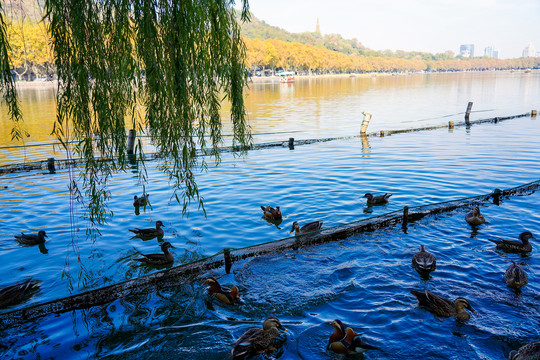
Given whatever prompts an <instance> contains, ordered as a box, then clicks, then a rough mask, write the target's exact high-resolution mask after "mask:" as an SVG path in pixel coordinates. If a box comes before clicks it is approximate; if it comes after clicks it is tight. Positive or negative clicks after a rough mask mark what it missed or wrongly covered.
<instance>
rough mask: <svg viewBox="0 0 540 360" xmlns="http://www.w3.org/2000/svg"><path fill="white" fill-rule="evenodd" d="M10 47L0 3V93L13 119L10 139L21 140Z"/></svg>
mask: <svg viewBox="0 0 540 360" xmlns="http://www.w3.org/2000/svg"><path fill="white" fill-rule="evenodd" d="M9 53H10V49H9V43H8V40H7V31H6V23H5V21H4V11H3V9H2V3H0V94H2V96H3V98H4V99H5V101H6V102H7V104H8V113H9V115H10V117H11V118H12V119H13V122H14V126H13V129H12V131H11V137H12V139H18V140H21V139H22V137H23V135H25V133H24V131H23V130H22V129H21V126H20V123H21V120H22V112H21V109H20V107H19V101H18V99H17V92H16V89H15V83H14V81H13V77H12V76H11V60H10V57H9Z"/></svg>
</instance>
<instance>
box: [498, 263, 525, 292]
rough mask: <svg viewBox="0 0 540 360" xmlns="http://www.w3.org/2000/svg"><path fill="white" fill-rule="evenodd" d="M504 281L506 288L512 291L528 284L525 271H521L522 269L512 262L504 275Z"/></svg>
mask: <svg viewBox="0 0 540 360" xmlns="http://www.w3.org/2000/svg"><path fill="white" fill-rule="evenodd" d="M504 280H505V281H506V285H508V287H511V288H514V289H519V288H521V287H523V286H525V285H527V284H528V283H529V278H528V277H527V274H526V273H525V270H523V267H522V266H521V265H520V264H516V263H515V262H513V261H512V264H510V266H509V267H508V269H506V272H505V273H504Z"/></svg>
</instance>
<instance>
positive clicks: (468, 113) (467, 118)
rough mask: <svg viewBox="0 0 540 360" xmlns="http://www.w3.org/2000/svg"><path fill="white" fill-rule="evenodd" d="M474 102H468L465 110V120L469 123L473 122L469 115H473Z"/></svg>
mask: <svg viewBox="0 0 540 360" xmlns="http://www.w3.org/2000/svg"><path fill="white" fill-rule="evenodd" d="M472 104H473V103H472V101H469V104H467V111H466V112H465V122H466V123H467V125H470V124H471V123H470V121H469V115H471V110H472Z"/></svg>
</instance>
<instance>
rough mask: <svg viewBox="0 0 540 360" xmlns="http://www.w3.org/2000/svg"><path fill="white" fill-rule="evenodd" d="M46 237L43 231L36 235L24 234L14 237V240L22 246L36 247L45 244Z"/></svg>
mask: <svg viewBox="0 0 540 360" xmlns="http://www.w3.org/2000/svg"><path fill="white" fill-rule="evenodd" d="M46 237H48V236H47V234H46V233H45V230H40V231H39V232H38V233H37V235H35V234H24V233H21V235H15V239H16V240H17V241H18V242H19V243H21V244H24V245H38V244H43V243H44V242H45V238H46Z"/></svg>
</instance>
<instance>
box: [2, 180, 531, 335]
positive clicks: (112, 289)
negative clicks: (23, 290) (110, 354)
mask: <svg viewBox="0 0 540 360" xmlns="http://www.w3.org/2000/svg"><path fill="white" fill-rule="evenodd" d="M538 188H540V180H537V181H534V182H531V183H528V184H525V185H521V186H518V187H514V188H511V189H508V190H499V189H496V190H499V191H494V192H493V193H497V194H498V196H497V198H498V199H500V200H501V201H502V200H503V199H506V198H508V197H509V196H514V195H519V196H524V195H531V194H532V193H534V192H535V191H536V190H537V189H538ZM493 193H491V194H487V195H481V196H476V197H470V198H465V199H459V200H454V201H447V202H442V203H437V204H430V205H422V206H416V207H412V208H409V207H405V208H404V209H403V211H401V210H398V211H394V212H391V213H388V214H384V215H381V216H376V217H372V218H368V219H364V220H360V221H355V222H352V223H349V224H344V225H339V226H335V227H332V228H327V229H323V230H320V231H316V232H312V233H307V234H302V235H300V236H294V237H289V238H285V239H280V240H277V241H272V242H268V243H264V244H260V245H254V246H249V247H245V248H242V249H236V250H230V249H225V250H224V251H223V257H222V255H221V252H220V253H218V254H216V255H214V256H211V257H209V258H206V259H202V260H199V261H196V262H192V263H189V264H185V265H179V266H176V267H173V268H171V269H167V270H162V271H158V272H155V273H152V274H149V275H146V276H141V277H139V278H136V279H132V280H128V281H124V282H121V283H118V284H114V285H109V286H106V287H102V288H98V289H94V290H90V291H87V292H84V293H80V294H76V295H72V296H69V297H66V298H62V299H57V300H53V301H49V302H46V303H42V304H36V305H32V306H28V307H26V308H22V309H16V310H12V311H8V312H4V313H2V314H0V330H3V329H6V328H9V327H14V326H19V325H22V324H24V323H27V322H31V321H34V320H36V319H39V318H41V317H44V316H47V315H50V314H60V313H65V312H70V311H73V310H80V309H87V308H91V307H94V306H101V305H105V304H108V303H110V302H112V301H115V300H117V299H120V298H123V297H127V296H131V295H138V294H147V293H152V292H156V291H158V290H160V289H165V288H171V287H177V286H179V285H182V284H185V283H192V282H193V281H195V280H197V277H200V276H202V275H204V273H205V272H207V271H210V270H215V269H219V268H223V267H225V269H224V270H225V272H227V273H228V272H229V271H230V269H231V267H232V265H233V264H234V263H235V262H239V261H242V260H245V259H248V258H251V257H257V256H263V255H269V254H281V253H282V252H283V251H288V250H298V249H301V248H303V247H308V246H313V245H318V244H323V243H329V242H332V241H337V240H341V239H347V238H349V237H351V236H353V235H358V234H362V233H366V232H372V231H375V230H377V229H382V228H387V227H391V226H396V225H399V224H400V223H401V225H402V227H403V225H405V222H406V223H407V224H410V223H412V222H414V221H417V220H420V219H422V218H424V217H426V216H429V215H436V214H441V213H448V212H452V211H454V210H456V209H459V208H470V207H471V206H473V205H478V204H481V203H490V202H491V199H492V197H493ZM433 219H434V220H437V217H434V218H433Z"/></svg>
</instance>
